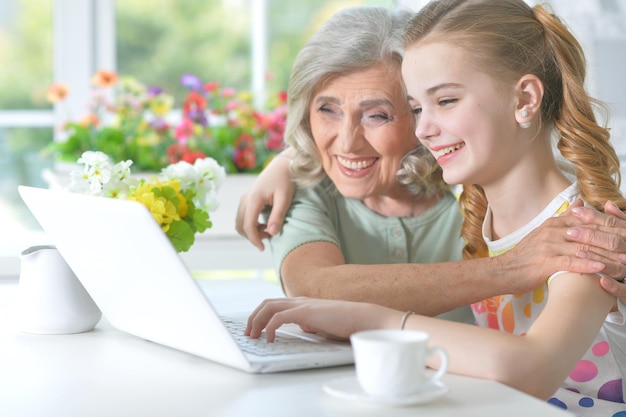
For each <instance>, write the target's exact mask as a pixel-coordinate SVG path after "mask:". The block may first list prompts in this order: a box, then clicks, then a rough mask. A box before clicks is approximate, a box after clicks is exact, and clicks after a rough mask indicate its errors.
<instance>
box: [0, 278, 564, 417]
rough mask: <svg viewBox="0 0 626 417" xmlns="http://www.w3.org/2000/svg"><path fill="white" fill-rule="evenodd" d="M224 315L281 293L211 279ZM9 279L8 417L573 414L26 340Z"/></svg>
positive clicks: (115, 337) (104, 333)
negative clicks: (336, 390)
mask: <svg viewBox="0 0 626 417" xmlns="http://www.w3.org/2000/svg"><path fill="white" fill-rule="evenodd" d="M203 285H208V286H210V287H211V289H212V290H213V292H214V293H217V294H219V295H218V296H216V297H215V298H214V299H213V300H212V301H213V302H214V304H216V307H217V308H218V310H220V311H222V312H229V311H241V310H242V309H244V308H250V307H251V306H256V304H257V303H258V302H259V300H261V299H263V298H265V297H268V296H276V295H281V293H280V290H279V288H278V287H277V286H276V285H275V284H272V283H268V282H265V281H262V280H259V279H256V280H210V281H207V282H203ZM17 289H18V283H17V278H15V279H4V280H0V415H3V416H12V417H17V416H19V417H35V416H37V417H43V416H45V417H56V416H59V417H72V416H76V417H85V416H89V417H99V416H103V417H104V416H106V417H113V416H114V417H125V416H129V417H130V416H132V417H140V416H150V417H160V416H164V417H165V416H167V417H171V416H211V417H228V416H232V417H243V416H252V415H255V416H263V417H265V416H268V417H270V416H271V417H280V416H285V417H294V416H298V417H304V416H315V417H324V416H332V417H339V416H381V415H384V416H386V417H394V416H409V415H410V416H428V417H437V416H446V417H449V416H456V415H463V416H464V417H472V416H476V417H478V416H480V417H489V416H494V417H495V416H498V417H501V416H503V415H505V413H506V415H507V417H516V416H520V417H522V416H523V417H527V416H542V417H552V416H554V417H558V416H571V414H568V413H566V412H564V411H562V410H559V409H557V408H556V407H553V406H551V405H548V404H546V403H545V402H543V401H540V400H537V399H535V398H533V397H530V396H528V395H526V394H523V393H521V392H518V391H516V390H514V389H512V388H509V387H507V386H505V385H502V384H499V383H497V382H494V381H486V380H480V379H474V378H467V377H462V376H457V375H451V374H448V375H446V376H444V378H443V380H444V382H445V383H446V384H447V385H448V386H449V388H450V391H449V392H448V393H447V394H446V395H445V396H444V397H442V398H439V399H437V400H435V401H433V402H430V403H427V404H420V405H414V406H405V407H391V406H384V405H378V404H372V403H365V402H356V401H350V400H345V399H339V398H335V397H332V396H330V395H328V394H326V393H325V392H324V391H323V389H322V387H323V385H324V383H326V382H328V381H330V380H332V379H334V378H339V377H347V376H354V367H352V366H342V367H334V368H327V369H317V370H306V371H295V372H284V373H277V374H266V375H254V374H247V373H244V372H241V371H238V370H235V369H231V368H228V367H225V366H222V365H219V364H216V363H213V362H210V361H208V360H205V359H201V358H199V357H195V356H192V355H189V354H187V353H184V352H180V351H177V350H174V349H171V348H167V347H164V346H161V345H157V344H155V343H151V342H148V341H145V340H143V339H140V338H137V337H135V336H131V335H128V334H126V333H122V332H120V331H118V330H116V329H114V328H112V327H111V326H110V325H109V324H108V323H107V322H106V320H105V319H103V320H102V321H101V322H100V323H99V324H98V326H97V327H96V329H95V330H93V331H90V332H86V333H80V334H74V335H33V334H26V333H22V332H20V331H19V330H17V329H16V328H15V327H14V326H13V321H12V318H11V312H12V308H13V305H14V300H15V295H16V293H17Z"/></svg>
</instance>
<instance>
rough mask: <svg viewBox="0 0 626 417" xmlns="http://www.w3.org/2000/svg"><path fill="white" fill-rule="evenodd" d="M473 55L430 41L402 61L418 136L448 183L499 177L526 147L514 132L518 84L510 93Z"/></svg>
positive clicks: (414, 49) (473, 182)
mask: <svg viewBox="0 0 626 417" xmlns="http://www.w3.org/2000/svg"><path fill="white" fill-rule="evenodd" d="M472 59H473V58H472V56H471V54H470V53H469V52H467V51H465V50H463V49H461V48H459V47H456V46H454V45H452V44H450V43H446V42H427V43H425V44H423V45H420V44H418V45H414V46H411V47H409V48H408V49H407V50H406V53H405V57H404V60H403V63H402V76H403V78H404V82H405V85H406V88H407V93H408V96H409V104H410V106H411V108H412V109H413V113H414V115H415V116H416V135H417V137H418V138H419V140H420V141H421V142H422V143H423V144H424V145H425V146H426V147H427V148H428V149H430V151H431V153H432V154H433V155H434V156H435V158H436V159H437V162H438V163H439V165H440V166H441V167H442V169H443V177H444V179H445V181H446V182H448V183H449V184H462V183H466V184H481V185H486V184H488V183H490V182H492V181H496V180H498V179H499V178H500V176H502V175H504V174H505V173H506V172H507V171H508V170H510V168H511V167H512V166H513V165H514V164H515V162H516V149H517V148H516V147H518V146H522V144H521V141H519V140H516V134H515V132H516V129H517V125H516V120H515V118H514V114H515V97H514V94H513V85H511V90H510V92H507V91H506V90H507V88H506V87H503V86H498V85H496V83H495V82H494V81H493V79H492V78H491V77H490V76H489V75H488V74H487V73H485V72H482V71H479V70H477V67H476V65H474V64H473V63H472ZM508 115H510V117H509V116H508ZM521 151H522V150H521V149H520V152H521ZM507 155H508V156H507ZM517 155H519V153H517Z"/></svg>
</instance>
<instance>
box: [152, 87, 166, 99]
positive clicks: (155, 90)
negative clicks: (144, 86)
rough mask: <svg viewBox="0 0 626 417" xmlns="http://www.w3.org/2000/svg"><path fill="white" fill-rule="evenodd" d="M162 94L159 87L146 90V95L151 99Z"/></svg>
mask: <svg viewBox="0 0 626 417" xmlns="http://www.w3.org/2000/svg"><path fill="white" fill-rule="evenodd" d="M162 92H163V89H162V88H161V87H150V88H148V95H150V96H152V97H154V96H158V95H159V94H161V93H162Z"/></svg>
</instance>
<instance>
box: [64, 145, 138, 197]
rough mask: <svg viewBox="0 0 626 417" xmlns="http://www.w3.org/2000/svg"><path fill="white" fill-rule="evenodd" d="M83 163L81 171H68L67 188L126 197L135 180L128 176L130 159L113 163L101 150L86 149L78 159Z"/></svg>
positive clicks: (99, 194) (106, 195)
mask: <svg viewBox="0 0 626 417" xmlns="http://www.w3.org/2000/svg"><path fill="white" fill-rule="evenodd" d="M78 163H79V164H83V165H84V167H83V169H82V171H80V172H76V171H73V172H71V173H70V177H71V182H70V185H69V186H68V189H69V190H70V191H73V192H79V193H83V194H91V195H96V196H105V197H115V198H126V196H127V195H128V191H129V189H130V187H132V186H134V185H136V183H137V180H135V179H133V178H131V176H130V166H131V165H132V163H133V162H132V161H124V162H119V163H117V164H115V165H113V163H112V162H111V159H110V158H109V157H108V155H106V154H105V153H103V152H99V151H98V152H94V151H87V152H84V153H83V154H82V155H81V157H80V158H79V159H78Z"/></svg>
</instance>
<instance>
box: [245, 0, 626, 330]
mask: <svg viewBox="0 0 626 417" xmlns="http://www.w3.org/2000/svg"><path fill="white" fill-rule="evenodd" d="M409 16H410V15H409V14H408V13H405V12H397V13H392V12H390V11H388V10H386V9H384V8H377V7H358V8H348V9H344V10H343V11H341V12H339V13H337V14H335V15H334V16H333V17H331V18H330V19H329V20H328V21H327V22H326V23H325V24H324V25H323V26H322V27H321V28H320V29H319V30H318V32H317V33H315V34H314V35H313V36H312V38H311V39H310V40H309V41H308V42H307V43H306V45H305V46H304V47H303V49H302V50H301V52H300V53H299V54H298V56H297V58H296V61H295V63H294V66H293V70H292V74H291V79H290V84H289V91H288V93H289V94H288V96H289V117H288V121H287V130H286V138H287V139H286V140H287V143H288V144H289V145H290V148H289V150H288V151H286V153H285V154H284V155H282V156H280V157H279V158H277V159H276V160H275V162H273V164H272V165H271V166H270V168H269V170H268V171H267V172H265V173H263V174H262V175H261V177H260V178H259V181H261V185H258V186H257V188H261V189H268V188H269V189H273V187H278V188H279V189H280V188H281V187H283V188H284V187H287V189H289V185H287V186H285V185H282V186H277V185H276V182H275V181H276V180H278V181H280V180H282V182H283V184H284V182H285V181H288V174H287V173H286V172H285V171H286V169H287V165H288V164H290V168H291V175H292V178H293V179H294V180H295V182H296V183H297V184H298V186H299V187H298V189H297V191H296V193H295V196H294V198H293V201H292V202H291V207H290V208H289V211H288V212H287V215H286V219H285V223H284V225H283V227H282V231H281V232H280V233H278V234H275V235H274V236H272V237H271V239H270V245H271V249H272V254H273V258H274V261H275V265H276V268H277V271H278V273H279V276H280V279H281V281H282V284H283V286H284V290H285V292H286V293H287V295H290V296H297V295H306V296H310V297H321V298H335V299H345V300H355V301H368V302H373V303H376V304H380V305H385V306H389V307H393V308H395V309H399V310H412V311H415V312H419V313H420V314H425V315H438V314H441V313H444V312H448V311H451V310H453V309H455V308H459V307H462V306H466V305H468V304H470V303H472V302H475V301H478V300H482V299H485V298H487V297H490V296H494V295H498V294H504V293H518V292H525V291H529V290H532V289H534V288H535V287H538V286H539V285H541V284H542V283H543V281H544V280H545V277H547V276H549V275H550V274H551V273H552V272H554V271H556V270H559V269H561V268H563V267H564V266H565V265H566V266H568V268H569V269H574V270H576V271H577V272H590V273H593V272H597V271H599V270H601V269H602V268H605V264H606V268H605V272H607V273H609V274H611V275H615V276H616V277H620V276H623V275H624V267H623V265H622V264H620V263H619V262H615V260H617V259H618V257H617V254H616V253H609V252H608V251H606V250H605V249H613V250H617V251H620V252H624V251H625V246H624V240H623V237H624V236H626V233H625V230H624V227H623V224H622V227H621V228H615V229H613V228H608V227H607V228H602V227H600V226H598V227H597V228H596V230H595V231H593V229H584V228H583V227H577V228H575V229H568V230H574V231H578V232H583V233H582V235H581V238H580V239H581V242H587V243H589V242H599V243H598V245H599V246H604V248H602V247H600V248H598V249H597V250H594V252H591V251H586V250H581V245H580V244H577V243H571V242H569V243H568V242H567V241H565V239H563V237H562V236H563V235H564V231H565V229H567V226H571V225H581V224H582V223H581V221H580V220H577V219H576V218H574V216H568V217H566V218H562V219H553V220H550V221H548V222H547V223H546V224H545V225H544V226H543V227H541V228H540V229H538V230H537V231H536V232H534V233H532V234H530V235H529V236H528V237H527V238H526V239H525V240H524V241H523V242H521V243H520V244H519V245H518V246H517V247H516V248H515V249H513V250H512V251H511V252H508V253H506V254H504V255H503V256H500V257H496V258H483V259H474V260H468V261H461V253H462V248H463V246H464V242H463V240H462V239H461V238H460V230H461V229H460V225H461V222H462V218H461V215H460V214H459V210H458V204H457V200H456V198H455V196H454V195H453V194H452V193H451V192H450V190H449V188H448V186H447V185H445V183H444V182H443V180H442V177H441V171H440V169H439V168H438V167H437V165H436V162H435V160H434V158H433V157H432V156H431V155H430V154H429V153H428V152H426V150H425V149H424V148H423V147H422V146H421V145H420V144H419V142H418V140H417V139H416V137H415V134H414V129H415V126H414V118H413V116H412V114H411V111H410V109H409V107H408V102H407V98H406V91H405V89H404V86H403V83H402V80H401V74H400V67H401V61H402V41H401V34H402V32H403V29H404V25H405V24H406V22H407V19H408V17H409ZM285 179H287V180H285ZM261 194H263V191H262V192H261ZM252 195H253V197H254V194H252ZM266 195H267V197H262V198H260V199H259V198H256V197H255V201H253V202H248V201H247V200H246V197H245V196H244V199H242V204H241V206H240V213H239V219H238V230H239V231H240V233H242V234H247V235H248V236H250V237H251V239H252V240H253V241H254V240H256V242H255V243H256V244H257V245H259V246H260V245H262V244H261V242H260V236H267V234H265V235H259V234H258V233H259V232H258V229H257V224H256V218H257V215H258V213H259V211H260V207H261V206H262V205H263V204H264V203H266V202H267V203H269V204H274V205H278V206H279V209H280V207H281V206H285V205H286V204H288V202H287V201H286V200H288V199H282V200H277V199H274V200H272V197H274V194H273V192H272V191H270V192H269V193H268V194H266ZM278 195H279V194H277V196H278ZM280 195H284V194H280ZM287 195H289V193H288V192H287ZM257 197H258V195H257ZM612 210H613V211H612V212H613V213H615V214H618V213H619V214H621V213H620V212H619V211H618V210H617V209H615V208H612ZM578 211H579V212H581V213H579V216H583V217H585V218H586V219H587V220H588V221H590V219H591V220H595V221H596V223H599V224H603V223H604V222H606V219H607V218H608V217H609V216H603V215H600V214H599V213H595V214H592V212H591V211H589V210H584V209H579V210H578ZM609 211H611V209H609ZM244 223H245V226H244ZM615 223H617V222H613V224H615ZM600 229H601V230H600ZM270 232H274V233H275V232H276V231H272V230H270ZM609 241H610V242H612V244H613V246H610V244H609V243H608V242H609ZM602 242H604V243H602ZM616 242H617V243H619V247H618V245H616ZM575 255H579V256H581V257H583V258H585V257H586V258H588V259H582V258H576V257H575ZM594 259H595V260H602V261H603V263H601V262H596V261H594ZM611 259H612V260H611ZM494 276H495V277H498V279H496V280H494V279H493V277H494ZM611 281H613V280H611ZM607 285H614V283H613V282H611V283H609V284H607ZM614 287H616V288H617V289H616V290H615V289H614V290H615V291H623V292H624V295H626V290H624V288H623V287H619V286H615V285H614ZM454 317H455V318H458V319H460V320H464V319H465V317H466V316H465V317H464V316H454Z"/></svg>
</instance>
